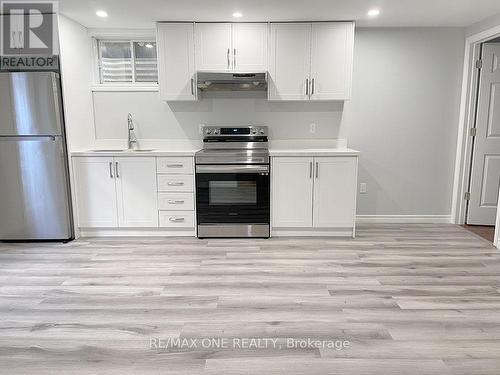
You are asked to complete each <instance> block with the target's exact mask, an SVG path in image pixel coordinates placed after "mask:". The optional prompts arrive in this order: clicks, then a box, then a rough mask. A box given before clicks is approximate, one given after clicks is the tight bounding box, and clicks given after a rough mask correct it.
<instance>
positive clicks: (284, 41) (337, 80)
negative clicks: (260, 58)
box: [269, 22, 354, 100]
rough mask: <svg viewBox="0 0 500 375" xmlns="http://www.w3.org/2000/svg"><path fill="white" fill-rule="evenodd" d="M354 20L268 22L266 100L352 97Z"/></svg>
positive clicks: (343, 98) (341, 98)
mask: <svg viewBox="0 0 500 375" xmlns="http://www.w3.org/2000/svg"><path fill="white" fill-rule="evenodd" d="M353 50H354V23H352V22H318V23H284V24H283V23H276V24H271V51H270V60H269V64H270V67H269V74H270V88H269V100H346V99H350V96H351V81H352V65H353Z"/></svg>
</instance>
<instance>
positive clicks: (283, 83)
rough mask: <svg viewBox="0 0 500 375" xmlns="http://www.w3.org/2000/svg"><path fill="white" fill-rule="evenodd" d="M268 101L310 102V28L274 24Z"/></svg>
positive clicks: (294, 24)
mask: <svg viewBox="0 0 500 375" xmlns="http://www.w3.org/2000/svg"><path fill="white" fill-rule="evenodd" d="M270 44H271V51H270V59H269V89H268V91H269V100H308V99H309V73H310V70H311V24H310V23H275V24H271V42H270Z"/></svg>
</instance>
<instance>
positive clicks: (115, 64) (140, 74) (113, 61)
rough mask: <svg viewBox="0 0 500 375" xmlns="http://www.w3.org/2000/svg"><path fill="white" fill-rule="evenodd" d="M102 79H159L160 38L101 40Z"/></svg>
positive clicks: (152, 81)
mask: <svg viewBox="0 0 500 375" xmlns="http://www.w3.org/2000/svg"><path fill="white" fill-rule="evenodd" d="M97 52H98V64H97V65H98V69H99V83H101V84H106V85H108V84H116V85H123V84H141V85H156V84H157V83H158V63H157V57H156V42H155V41H153V40H97Z"/></svg>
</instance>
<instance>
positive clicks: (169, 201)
mask: <svg viewBox="0 0 500 375" xmlns="http://www.w3.org/2000/svg"><path fill="white" fill-rule="evenodd" d="M184 202H185V201H181V200H178V201H176V200H173V199H169V200H168V204H184Z"/></svg>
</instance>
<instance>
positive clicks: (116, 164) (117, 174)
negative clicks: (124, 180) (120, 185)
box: [115, 162, 120, 178]
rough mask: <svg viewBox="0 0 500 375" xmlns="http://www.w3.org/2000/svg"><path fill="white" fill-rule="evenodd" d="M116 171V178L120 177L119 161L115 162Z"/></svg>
mask: <svg viewBox="0 0 500 375" xmlns="http://www.w3.org/2000/svg"><path fill="white" fill-rule="evenodd" d="M115 172H116V178H120V175H119V173H118V162H115Z"/></svg>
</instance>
